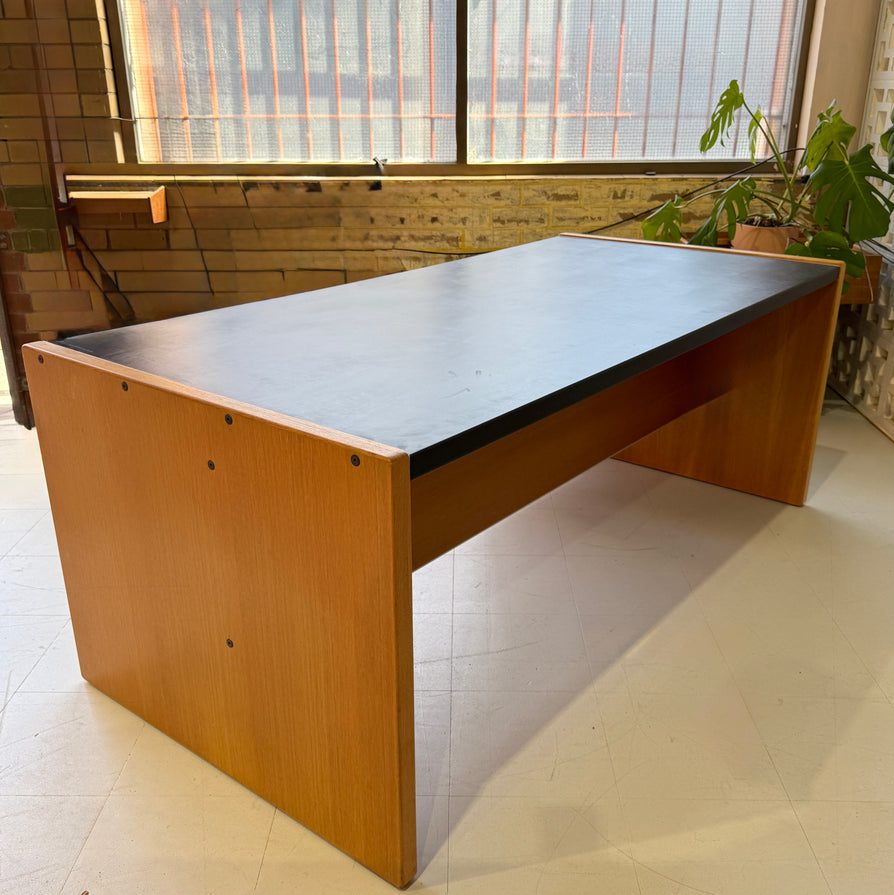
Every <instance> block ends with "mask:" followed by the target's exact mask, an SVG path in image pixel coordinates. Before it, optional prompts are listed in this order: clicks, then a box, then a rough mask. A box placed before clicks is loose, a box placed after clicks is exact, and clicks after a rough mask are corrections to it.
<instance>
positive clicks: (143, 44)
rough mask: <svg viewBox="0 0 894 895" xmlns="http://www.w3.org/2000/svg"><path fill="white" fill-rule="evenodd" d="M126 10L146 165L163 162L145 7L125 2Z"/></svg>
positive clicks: (135, 1) (138, 2)
mask: <svg viewBox="0 0 894 895" xmlns="http://www.w3.org/2000/svg"><path fill="white" fill-rule="evenodd" d="M124 8H125V13H126V16H127V20H128V21H129V22H130V23H131V35H130V36H131V40H132V41H133V82H134V90H135V92H136V97H135V99H136V102H135V104H134V105H135V106H136V117H137V119H138V120H139V125H140V144H141V146H142V148H143V151H144V152H145V153H146V155H147V156H148V158H146V159H144V161H147V162H160V161H161V134H160V133H159V130H158V122H159V117H158V104H157V102H156V98H155V73H154V71H153V67H152V44H151V42H150V40H149V24H148V22H147V16H146V4H145V2H141V0H126V3H125V7H124ZM146 131H148V133H146Z"/></svg>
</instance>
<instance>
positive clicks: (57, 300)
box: [31, 289, 93, 311]
mask: <svg viewBox="0 0 894 895" xmlns="http://www.w3.org/2000/svg"><path fill="white" fill-rule="evenodd" d="M31 305H32V307H33V308H34V310H35V311H90V310H92V309H93V303H92V302H91V300H90V292H89V291H88V290H86V289H54V290H52V291H49V290H48V291H41V290H36V291H32V292H31Z"/></svg>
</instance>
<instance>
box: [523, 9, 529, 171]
mask: <svg viewBox="0 0 894 895" xmlns="http://www.w3.org/2000/svg"><path fill="white" fill-rule="evenodd" d="M530 59H531V0H525V68H524V75H523V77H522V134H521V157H522V158H527V148H528V127H527V124H528V75H529V72H528V69H529V63H530Z"/></svg>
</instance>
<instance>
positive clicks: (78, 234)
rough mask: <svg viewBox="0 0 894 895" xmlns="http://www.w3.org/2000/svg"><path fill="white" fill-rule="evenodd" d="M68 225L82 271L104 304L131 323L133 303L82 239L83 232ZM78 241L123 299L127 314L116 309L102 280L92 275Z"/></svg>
mask: <svg viewBox="0 0 894 895" xmlns="http://www.w3.org/2000/svg"><path fill="white" fill-rule="evenodd" d="M68 226H69V227H71V232H72V233H73V234H74V237H75V244H74V246H73V248H74V250H75V253H76V254H77V256H78V260H79V261H80V262H81V267H83V268H84V271H85V272H86V274H87V276H88V277H90V279H91V280H92V281H93V284H94V285H95V286H96V288H97V289H98V290H99V291H100V292H101V293H102V297H103V299H105V302H106V304H107V305H108V306H109V307H110V308H111V309H112V310H113V311H114V312H115V314H116V315H117V317H118V319H119V320H120V321H121V322H122V323H131V322H132V321H134V320H135V319H136V316H137V313H136V311H135V310H134V307H133V305H132V304H131V303H130V299H129V298H128V297H127V296H126V295H125V294H124V293H123V292H122V291H121V289H120V288H119V287H118V283H117V281H116V280H115V278H114V277H113V276H112V274H110V273H109V271H108V270H106V267H105V265H104V264H103V263H102V261H100V260H99V258H97V257H96V253H95V252H94V251H93V249H91V248H90V246H89V244H88V243H87V240H86V239H84V235H83V233H81V231H80V230H78V228H77V227H76V226H75V225H74V224H69V225H68ZM78 241H80V243H81V246H83V248H84V249H86V251H87V254H88V255H90V258H91V260H92V261H93V263H94V264H95V265H96V266H97V267H98V268H99V270H100V273H101V274H102V276H103V277H105V278H106V279H107V280H108V281H109V282H110V283H111V284H112V285H113V286H114V287H115V288H114V293H115V294H116V295H118V296H120V297H121V299H123V301H124V304H125V305H127V310H128V311H129V312H130V313H129V314H128V316H125V315H124V314H122V313H121V311H119V310H118V307H117V306H116V305H115V303H114V302H113V301H112V300H111V299H110V298H109V290H108V289H107V288H106V287H105V285H104V284H103V283H102V282H100V281H99V280H97V279H96V277H95V276H94V275H93V271H92V270H90V268H89V266H88V265H87V264H86V263H85V261H84V256H83V254H82V253H81V250H80V248H78V244H77V243H78Z"/></svg>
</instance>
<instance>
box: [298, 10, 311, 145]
mask: <svg viewBox="0 0 894 895" xmlns="http://www.w3.org/2000/svg"><path fill="white" fill-rule="evenodd" d="M298 13H299V16H300V19H301V62H302V66H303V71H304V115H299V116H296V117H299V118H304V119H305V120H306V121H307V157H308V158H309V159H312V158H313V157H314V140H313V133H312V132H311V126H310V122H311V117H310V65H309V64H308V60H307V19H306V17H305V15H304V0H298ZM314 117H315V118H316V116H314Z"/></svg>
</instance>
